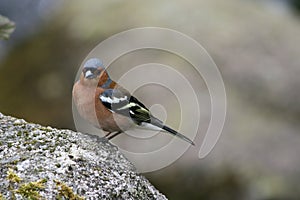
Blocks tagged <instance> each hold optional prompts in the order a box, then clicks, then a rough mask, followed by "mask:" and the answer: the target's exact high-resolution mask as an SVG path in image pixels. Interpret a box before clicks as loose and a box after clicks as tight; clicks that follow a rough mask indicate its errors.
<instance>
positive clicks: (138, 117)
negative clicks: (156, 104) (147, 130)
mask: <svg viewBox="0 0 300 200" xmlns="http://www.w3.org/2000/svg"><path fill="white" fill-rule="evenodd" d="M99 99H100V101H101V102H102V104H103V105H104V106H105V107H106V108H108V109H109V110H111V111H112V112H114V113H118V114H121V115H124V116H126V117H130V118H131V119H132V120H133V121H134V122H135V123H136V124H137V125H139V126H144V127H147V126H145V125H149V124H151V125H154V126H156V127H158V128H161V129H162V130H164V131H166V132H168V133H170V134H172V135H175V136H177V137H179V138H181V139H183V140H185V141H187V142H189V143H190V144H192V145H194V143H193V141H191V140H190V139H189V138H187V137H186V136H184V135H182V134H181V133H179V132H177V131H175V130H173V129H171V128H170V127H168V126H165V125H164V124H163V122H162V121H160V120H159V119H157V118H156V117H154V116H152V115H151V113H150V111H149V110H148V108H147V107H146V106H145V105H144V104H142V103H141V102H140V101H139V100H138V99H137V98H135V97H134V96H131V95H130V93H129V92H128V91H126V90H125V89H117V88H115V89H107V90H105V91H104V92H103V93H102V94H100V96H99Z"/></svg>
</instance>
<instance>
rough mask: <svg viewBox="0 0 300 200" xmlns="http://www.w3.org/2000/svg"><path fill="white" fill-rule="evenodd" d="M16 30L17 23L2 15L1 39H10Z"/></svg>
mask: <svg viewBox="0 0 300 200" xmlns="http://www.w3.org/2000/svg"><path fill="white" fill-rule="evenodd" d="M14 30H15V23H14V22H12V21H10V20H9V19H8V18H6V17H4V16H2V15H0V39H8V38H9V36H10V34H11V33H12V32H13V31H14Z"/></svg>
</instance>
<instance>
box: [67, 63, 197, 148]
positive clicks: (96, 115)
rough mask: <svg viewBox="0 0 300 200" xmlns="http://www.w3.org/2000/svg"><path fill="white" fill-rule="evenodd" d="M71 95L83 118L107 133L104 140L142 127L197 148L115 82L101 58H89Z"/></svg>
mask: <svg viewBox="0 0 300 200" xmlns="http://www.w3.org/2000/svg"><path fill="white" fill-rule="evenodd" d="M72 96H73V100H74V103H75V105H76V108H77V110H78V112H79V114H80V116H81V117H83V118H84V119H85V120H87V121H88V122H89V123H91V124H92V125H94V126H95V127H96V128H100V129H102V130H103V131H106V132H107V134H106V135H105V136H104V137H105V138H107V139H108V140H111V139H112V138H114V137H116V136H117V135H119V134H121V133H123V132H124V131H126V130H129V129H133V128H143V129H149V130H156V131H157V130H159V131H163V132H167V133H169V134H171V135H174V136H177V137H178V138H180V139H182V140H184V141H186V142H188V143H190V144H192V145H195V144H194V142H193V141H192V140H190V139H189V138H188V137H186V136H185V135H183V134H181V133H179V132H177V131H175V130H174V129H172V128H170V127H168V126H167V125H165V124H164V123H163V122H162V121H161V120H159V119H158V118H156V117H155V116H153V115H152V114H151V112H150V111H149V109H148V108H147V107H146V106H145V105H144V104H143V103H142V102H140V101H139V100H138V99H137V98H136V97H134V96H132V95H131V94H130V93H129V92H128V91H127V90H126V89H125V88H123V87H122V86H120V85H119V84H118V83H116V82H115V81H113V80H112V79H111V78H110V76H109V74H108V72H107V70H106V69H105V67H104V64H103V62H102V61H101V60H100V59H98V58H90V59H88V60H87V61H86V62H85V63H84V65H83V68H82V71H81V74H80V78H79V80H78V81H77V82H75V84H74V86H73V91H72Z"/></svg>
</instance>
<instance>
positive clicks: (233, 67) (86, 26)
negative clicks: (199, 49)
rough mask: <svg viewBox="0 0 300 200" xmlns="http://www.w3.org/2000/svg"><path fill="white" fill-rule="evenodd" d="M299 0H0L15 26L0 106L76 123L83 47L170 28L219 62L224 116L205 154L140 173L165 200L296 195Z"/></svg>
mask: <svg viewBox="0 0 300 200" xmlns="http://www.w3.org/2000/svg"><path fill="white" fill-rule="evenodd" d="M299 9H300V1H299V0H290V1H288V0H286V1H284V0H260V1H259V0H216V1H208V0H207V1H205V0H200V1H196V0H194V1H192V0H188V1H180V0H174V1H158V0H153V1H138V0H132V1H120V0H102V1H84V2H83V1H79V0H77V1H59V0H53V1H46V0H36V1H33V0H22V1H17V0H1V1H0V14H1V15H4V16H6V17H8V18H9V19H11V20H12V21H14V22H15V23H16V30H15V32H14V33H13V34H12V35H11V37H10V39H9V40H5V41H0V112H2V113H4V114H6V115H12V116H15V117H20V118H25V119H26V120H27V121H30V122H34V123H40V124H43V125H50V126H53V127H58V128H69V129H73V130H75V126H74V123H73V118H72V107H71V104H72V100H71V90H72V85H73V82H74V78H75V76H76V73H77V70H78V67H79V66H80V64H81V62H82V61H83V59H84V58H85V56H86V55H87V54H88V53H89V51H90V50H92V49H93V48H94V47H95V46H96V45H97V44H98V43H99V42H101V41H103V40H104V39H106V38H107V37H109V36H111V35H113V34H116V33H118V32H120V31H124V30H127V29H130V28H135V27H144V26H159V27H165V28H171V29H175V30H178V31H180V32H183V33H185V34H187V35H189V36H191V37H193V38H194V39H196V40H197V41H198V42H199V43H201V44H202V45H203V46H204V47H205V48H206V50H207V51H208V52H209V54H210V55H211V56H212V58H213V59H214V61H215V63H216V64H217V66H218V67H219V70H220V72H221V73H222V76H223V79H224V82H225V87H226V92H227V98H228V99H227V100H228V109H227V110H228V112H227V120H226V124H225V127H224V131H223V133H222V136H221V138H220V140H219V141H218V143H217V145H216V147H215V148H214V149H213V151H212V152H211V153H210V154H209V155H208V156H207V157H206V158H204V159H201V160H199V159H198V158H197V153H198V149H196V148H190V149H189V150H188V151H187V152H186V153H185V154H184V156H182V157H181V158H180V159H179V160H178V161H176V162H175V163H174V164H172V165H171V166H168V167H166V168H164V169H162V170H159V171H156V172H152V173H146V174H144V175H145V176H146V177H147V178H148V179H149V180H150V181H151V182H152V183H153V184H154V185H155V186H156V187H157V188H158V189H159V190H160V191H161V192H162V193H164V194H165V195H166V196H167V197H168V198H169V199H222V200H226V199H259V200H262V199H263V200H271V199H274V200H275V199H276V200H277V199H299V198H300V167H299V166H300V156H299V155H300V132H299V130H300V124H299V122H300V92H299V88H300V79H299V75H300V56H299V55H300V54H299V52H300V46H299V45H300V37H299V36H300V16H299V14H300V12H299ZM207 97H208V94H207V92H206V93H203V98H207ZM203 114H204V119H209V113H207V112H205V111H203ZM202 127H204V128H203V129H206V128H207V123H206V122H205V120H204V122H203V126H202Z"/></svg>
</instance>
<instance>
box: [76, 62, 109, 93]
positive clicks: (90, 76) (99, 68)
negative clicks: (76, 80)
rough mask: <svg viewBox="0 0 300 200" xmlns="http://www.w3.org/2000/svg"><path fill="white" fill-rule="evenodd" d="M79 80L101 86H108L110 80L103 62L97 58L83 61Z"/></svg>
mask: <svg viewBox="0 0 300 200" xmlns="http://www.w3.org/2000/svg"><path fill="white" fill-rule="evenodd" d="M81 81H83V83H85V84H89V85H98V86H100V87H103V88H107V87H109V85H110V83H111V82H112V81H111V79H110V78H109V75H108V73H107V72H106V70H105V68H104V65H103V63H102V62H101V60H99V59H98V58H91V59H89V60H87V61H86V62H85V63H84V65H83V69H82V74H81Z"/></svg>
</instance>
